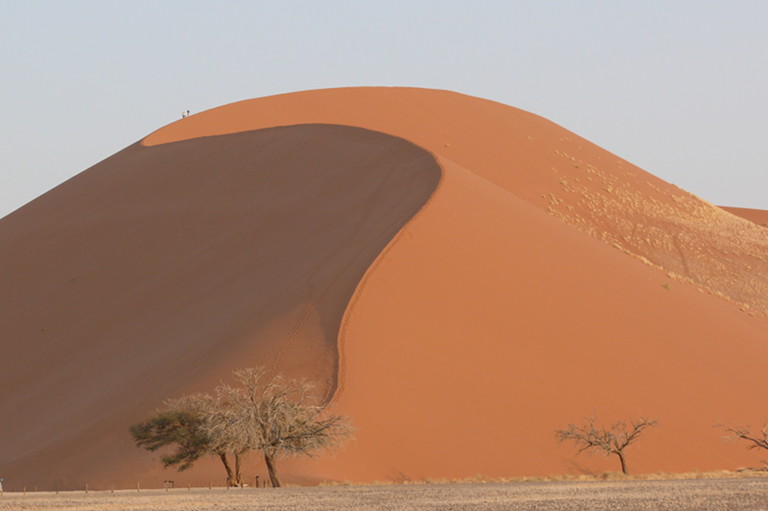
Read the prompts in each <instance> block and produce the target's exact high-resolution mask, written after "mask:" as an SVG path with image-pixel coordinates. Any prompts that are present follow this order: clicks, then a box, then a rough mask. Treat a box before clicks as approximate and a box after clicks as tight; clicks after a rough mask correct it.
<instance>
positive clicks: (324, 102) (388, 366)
mask: <svg viewBox="0 0 768 511" xmlns="http://www.w3.org/2000/svg"><path fill="white" fill-rule="evenodd" d="M307 124H309V125H312V126H297V127H294V128H281V129H278V130H266V131H254V130H262V129H264V128H272V127H275V126H296V125H307ZM318 124H333V125H345V126H348V127H347V128H344V127H341V126H317V125H318ZM349 127H356V128H364V129H365V130H372V131H364V130H355V129H352V128H349ZM328 130H330V132H328ZM377 132H378V133H377ZM385 135H392V136H394V137H398V138H392V137H387V136H385ZM233 137H234V138H233ZM265 137H266V138H265ZM403 139H404V140H403ZM409 142H410V143H409ZM274 146H278V148H279V149H274ZM419 148H421V149H423V150H426V151H427V152H428V153H431V156H432V157H430V156H429V154H427V153H425V152H424V151H421V150H419ZM433 158H434V159H433ZM355 159H356V160H355ZM246 160H247V161H248V162H250V163H248V164H247V165H246V164H243V163H242V162H243V161H246ZM350 160H354V161H351V162H350ZM438 165H439V167H438ZM403 166H405V167H407V170H408V172H406V174H405V175H400V177H396V178H395V182H394V183H392V182H390V181H391V180H390V179H389V178H387V177H386V176H387V175H389V174H388V173H397V172H399V171H400V169H401V168H402V167H403ZM273 167H274V168H273ZM278 167H279V168H278ZM338 167H345V169H344V170H343V171H339V174H338V176H337V177H336V178H335V180H334V179H331V180H329V181H325V180H324V179H325V178H323V180H321V181H322V184H319V185H318V184H316V183H315V182H314V181H313V179H316V178H315V177H313V176H317V175H318V173H319V174H321V175H323V176H325V175H326V174H327V173H329V172H330V173H333V172H334V171H335V170H336V169H337V168H338ZM252 168H255V169H258V170H257V171H255V172H252V173H251V172H249V171H250V170H251V169H252ZM268 169H273V171H272V172H271V173H270V172H269V170H268ZM275 169H277V170H275ZM262 172H266V173H267V174H268V175H269V176H270V177H269V178H268V179H266V180H265V179H264V178H263V177H262ZM371 173H375V174H377V175H380V176H385V177H378V178H372V177H370V176H369V175H370V174H371ZM251 174H253V176H252V175H251ZM358 174H362V175H363V176H364V177H360V176H359V175H358ZM438 177H439V179H440V182H439V184H437V181H436V180H437V178H438ZM247 179H252V181H245V180H247ZM355 179H356V180H355ZM372 180H373V181H372ZM436 184H437V188H436V190H434V192H433V189H434V187H435V185H436ZM214 185H215V187H214ZM274 185H281V186H282V187H283V188H280V190H283V191H282V192H279V193H277V195H275V193H274V191H273V189H272V186H274ZM262 187H263V188H262ZM294 187H296V188H297V189H301V191H300V192H297V196H296V197H293V194H292V193H291V190H293V188H294ZM317 187H322V190H324V191H326V192H327V194H326V195H320V196H315V195H314V190H315V189H316V188H317ZM387 187H388V188H387ZM385 189H386V190H385ZM179 190H183V191H184V193H181V192H180V191H179ZM254 190H259V191H260V192H261V193H260V194H259V195H252V194H253V193H254ZM379 191H381V193H379ZM406 192H407V194H406ZM430 194H431V195H430ZM235 196H236V197H237V200H234V197H235ZM401 197H402V200H401ZM284 198H285V199H290V200H291V201H292V202H289V203H287V204H284V203H283V199H284ZM427 198H428V200H427ZM425 200H427V202H426V205H424V206H423V208H422V205H423V204H424V201H425ZM312 205H314V207H315V209H312V210H310V209H309V208H310V206H312ZM419 208H421V209H420V211H418V213H416V211H417V210H419ZM326 209H327V210H331V211H327V210H326ZM225 210H226V213H227V214H226V215H225V214H224V212H225ZM369 210H375V211H377V212H378V213H376V214H375V215H369ZM733 212H734V213H737V214H739V215H740V216H745V217H747V218H750V219H753V218H755V217H760V215H759V214H757V213H755V215H754V216H750V215H746V214H744V215H742V214H741V213H740V212H739V211H735V210H734V211H733ZM414 213H416V214H415V216H413V215H414ZM740 216H735V215H733V214H730V213H728V212H726V211H724V210H723V209H720V208H717V207H715V206H712V205H710V204H708V203H706V202H704V201H701V200H699V199H697V198H695V197H693V196H691V195H690V194H687V193H686V192H684V191H682V190H679V189H678V188H676V187H674V186H672V185H670V184H668V183H666V182H664V181H662V180H659V179H658V178H655V177H654V176H652V175H650V174H648V173H646V172H644V171H642V170H641V169H638V168H637V167H635V166H633V165H631V164H629V163H628V162H626V161H623V160H621V159H620V158H618V157H616V156H614V155H612V154H611V153H609V152H606V151H604V150H602V149H600V148H599V147H597V146H595V145H593V144H591V143H590V142H588V141H586V140H584V139H582V138H580V137H578V136H576V135H574V134H573V133H570V132H568V131H567V130H565V129H563V128H562V127H560V126H557V125H555V124H553V123H551V122H549V121H547V120H545V119H542V118H540V117H537V116H535V115H532V114H529V113H526V112H523V111H520V110H517V109H514V108H511V107H507V106H504V105H501V104H498V103H494V102H490V101H485V100H481V99H477V98H471V97H467V96H462V95H459V94H455V93H450V92H444V91H433V90H421V89H399V88H393V89H390V88H357V89H336V90H324V91H312V92H305V93H296V94H288V95H282V96H275V97H269V98H261V99H256V100H250V101H245V102H240V103H235V104H232V105H227V106H224V107H220V108H217V109H213V110H210V111H207V112H203V113H201V114H197V115H193V116H191V117H188V118H185V119H183V120H181V121H178V122H176V123H173V124H171V125H169V126H167V127H165V128H163V129H161V130H159V131H157V132H155V133H153V134H152V135H150V136H148V137H147V138H146V139H144V140H143V141H142V142H141V144H138V145H134V146H131V147H129V148H128V149H126V150H125V151H123V152H121V153H118V154H117V155H115V156H113V157H112V158H110V159H108V160H105V161H104V162H102V163H101V164H99V165H97V166H95V167H93V168H92V169H89V170H88V171H86V172H85V173H83V174H81V175H80V176H78V177H76V178H74V179H73V180H71V181H69V182H67V183H65V184H64V185H62V186H61V187H59V188H57V189H55V190H53V191H52V192H49V193H48V194H46V195H44V196H43V197H41V198H40V199H38V200H37V201H34V202H32V203H30V204H29V205H28V206H25V207H24V208H22V209H21V210H19V211H17V212H15V213H14V214H12V215H10V216H8V217H6V218H5V219H3V220H2V221H1V222H0V240H2V246H3V247H4V251H3V253H2V254H0V265H1V266H0V268H2V272H3V273H2V279H3V286H2V296H0V303H2V305H3V307H2V311H3V312H0V318H2V322H1V323H0V324H2V325H3V327H4V335H5V333H6V332H9V333H8V336H7V337H6V339H8V340H4V341H3V348H2V349H3V351H4V352H5V353H10V354H11V355H12V358H13V361H11V359H10V358H6V357H3V359H2V362H0V364H2V368H1V369H2V372H0V375H2V378H3V381H2V383H3V384H4V385H3V389H10V388H12V387H13V388H15V389H16V390H14V392H9V391H8V390H4V391H2V394H0V407H2V409H4V410H8V409H14V410H20V412H19V413H17V414H15V417H16V419H15V420H14V421H13V422H11V423H10V426H9V425H8V424H9V423H7V422H6V421H4V429H3V432H2V438H3V439H7V438H12V439H13V440H12V441H10V442H9V441H7V440H5V441H0V472H2V473H3V474H6V477H7V480H8V479H10V474H11V473H14V475H15V477H16V481H21V480H23V481H25V482H27V483H29V484H31V482H32V481H36V482H37V481H39V484H40V485H44V484H51V482H52V481H62V482H65V484H68V485H72V486H76V485H78V484H82V483H83V482H85V481H91V483H92V484H103V485H108V484H123V485H125V484H128V483H129V482H130V481H133V480H136V479H137V478H143V480H145V481H155V480H157V481H159V480H161V479H163V478H168V477H171V478H175V479H176V480H182V479H183V477H180V476H179V475H170V474H171V473H170V472H163V471H160V470H159V469H157V468H156V465H154V464H153V463H156V461H153V456H151V455H149V454H146V453H142V452H140V451H138V449H135V448H133V447H132V446H131V445H130V439H129V438H128V437H127V433H126V428H127V424H130V422H131V421H135V420H138V419H140V418H141V417H142V416H143V414H146V413H148V412H149V411H150V410H151V409H152V408H154V407H155V406H157V405H158V404H159V402H160V401H161V399H162V398H163V397H165V396H168V395H174V394H178V393H181V392H188V391H192V390H199V389H200V388H205V386H210V384H211V383H212V382H214V381H216V379H218V378H221V377H223V376H225V375H226V373H227V371H228V370H229V369H230V368H232V367H240V366H243V365H255V364H268V365H270V366H272V367H274V368H278V369H282V370H286V371H288V372H290V373H291V374H306V375H309V376H312V377H314V378H319V379H321V380H322V381H323V382H324V383H325V389H326V390H327V391H328V392H329V393H330V392H332V391H333V390H334V389H335V390H336V392H335V394H334V396H333V400H332V404H333V406H334V408H335V410H337V411H341V412H343V413H347V414H348V415H350V417H351V418H352V420H353V421H354V423H355V426H356V428H357V433H356V437H355V439H354V440H353V441H351V442H350V443H349V444H348V445H347V446H346V447H345V448H344V449H343V450H341V451H339V452H338V453H337V454H336V455H335V456H332V457H323V458H319V459H316V460H308V461H307V460H297V461H295V462H291V463H290V469H291V471H292V472H293V475H294V477H295V478H297V479H303V480H307V479H340V480H344V479H348V480H357V481H370V480H376V479H388V480H397V479H407V478H423V477H466V476H471V475H474V474H478V473H479V474H484V475H487V476H513V475H538V474H548V473H562V472H575V471H579V470H604V469H608V468H612V469H615V468H616V467H615V461H614V460H604V459H602V458H597V457H596V458H586V457H583V456H579V457H577V456H575V451H574V450H573V449H572V447H571V446H567V445H558V444H557V442H556V440H555V438H554V434H553V433H554V430H555V429H557V428H559V427H563V426H564V425H565V424H567V423H568V422H572V421H576V420H579V419H580V418H581V417H583V416H585V415H591V414H593V413H594V414H596V415H597V416H598V418H599V419H601V420H604V421H610V420H617V419H622V418H627V417H629V416H639V415H647V416H651V417H655V418H658V419H659V422H660V426H659V427H658V428H655V429H653V430H650V431H649V432H648V433H647V434H646V435H645V437H644V438H642V439H641V441H640V442H638V444H637V445H635V446H633V447H632V448H631V451H630V453H629V463H630V468H631V469H633V470H634V471H638V472H643V471H659V470H665V471H673V470H674V471H678V470H707V469H719V468H736V467H738V466H744V465H754V464H756V463H757V460H758V459H759V455H757V454H755V453H753V452H752V453H750V452H747V451H745V450H744V449H743V447H742V446H740V445H738V444H732V443H729V442H726V441H724V440H723V439H722V438H721V435H722V432H721V431H720V430H718V429H717V428H715V427H714V425H715V424H717V423H723V422H729V423H751V424H754V425H756V424H758V423H760V422H762V421H766V420H768V415H766V413H768V412H766V411H765V409H764V402H763V396H762V394H763V392H762V389H763V388H765V387H766V384H768V376H766V372H765V370H764V365H765V363H764V361H765V360H766V355H768V338H767V336H766V333H765V332H766V327H768V319H766V313H767V312H768V298H767V297H768V293H766V291H768V256H766V254H768V252H766V248H768V230H766V229H765V228H764V227H761V226H760V225H758V224H759V223H760V222H756V221H749V220H745V219H744V218H741V217H740ZM763 218H764V217H763ZM313 219H314V220H316V221H317V223H319V224H320V225H322V227H323V229H325V230H324V231H323V233H322V235H321V236H319V237H318V238H319V239H317V240H316V242H315V244H309V245H304V237H305V236H307V235H308V234H310V233H314V232H316V231H317V229H318V227H317V224H310V223H309V222H311V221H312V220H313ZM409 219H410V220H409ZM353 220H354V221H353ZM357 220H361V221H362V222H364V223H363V224H359V223H358V222H357ZM350 222H351V224H352V225H351V226H347V229H352V232H354V235H352V236H350V234H349V231H344V229H343V228H342V227H343V226H344V225H345V224H346V223H350ZM365 222H367V223H365ZM361 225H362V226H361ZM337 228H338V229H339V230H338V231H337ZM86 231H87V232H86ZM395 233H396V234H395ZM364 235H367V236H369V238H371V239H370V240H369V239H368V238H366V239H362V238H359V236H364ZM326 236H328V237H326ZM392 236H394V238H392ZM283 237H286V238H289V240H288V241H286V242H285V243H283V239H282V238H283ZM104 240H107V241H106V242H105V241H104ZM5 247H9V248H7V249H6V248H5ZM259 250H260V251H261V252H259ZM318 250H320V251H321V253H320V254H318V253H317V251H318ZM323 250H324V252H323ZM358 250H360V251H361V252H362V253H363V255H361V256H360V257H356V254H358ZM147 252H150V253H152V254H153V256H152V258H148V259H145V257H144V255H145V253H147ZM339 253H342V254H344V253H348V254H349V256H348V257H347V258H346V259H345V257H341V258H338V257H337V255H338V254H339ZM315 256H316V259H313V257H315ZM222 257H226V260H225V261H221V260H220V258H222ZM254 257H255V258H257V259H258V258H259V257H261V258H262V260H261V262H260V263H259V264H255V263H253V262H252V259H253V258H254ZM275 257H277V258H279V261H274V260H273V259H274V258H275ZM284 258H285V259H288V260H287V261H283V259H284ZM350 258H351V259H352V260H354V262H355V264H348V262H349V259H350ZM52 261H55V263H52ZM313 261H314V262H313ZM233 265H234V267H233ZM51 268H52V269H51ZM317 268H322V271H320V272H319V273H320V274H321V275H320V277H319V282H321V284H319V285H318V284H316V283H317V282H318V281H317V279H316V278H315V275H316V273H317ZM75 270H77V271H75ZM265 272H266V275H267V276H265ZM81 275H82V277H81ZM86 276H87V277H86ZM336 277H338V280H341V281H343V282H344V283H343V284H339V285H335V282H336ZM80 283H82V284H80ZM79 284H80V285H82V286H83V287H86V288H87V289H84V290H82V291H77V292H75V291H73V290H72V289H71V288H72V287H75V286H78V285H79ZM326 286H330V287H329V288H332V291H331V292H328V293H325V292H323V289H325V288H326ZM317 289H320V291H317ZM81 292H82V293H83V294H79V293H81ZM83 297H87V300H86V299H85V298H83ZM275 301H277V302H279V303H275ZM54 332H55V333H56V337H53V335H52V334H53V333H54ZM52 337H53V338H52ZM337 355H338V356H337ZM19 389H21V390H19ZM116 403H119V406H117V405H116ZM254 457H255V456H254ZM218 470H219V469H218V467H216V466H215V465H212V464H209V465H204V466H201V467H200V468H196V469H194V470H193V471H192V472H190V473H189V475H188V477H189V478H190V480H194V481H200V480H206V478H207V477H209V476H210V474H216V473H217V472H216V471H218ZM249 470H260V469H259V468H258V464H257V463H255V461H254V465H252V466H251V467H250V468H249ZM184 477H187V476H184Z"/></svg>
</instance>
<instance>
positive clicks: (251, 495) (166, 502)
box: [0, 473, 768, 511]
mask: <svg viewBox="0 0 768 511" xmlns="http://www.w3.org/2000/svg"><path fill="white" fill-rule="evenodd" d="M709 474H711V475H712V477H714V473H709ZM697 477H698V476H697ZM766 506H768V478H765V477H760V478H754V477H753V478H744V477H741V478H726V479H722V478H721V479H686V480H677V481H670V480H665V481H648V480H645V481H641V480H631V481H629V480H627V481H612V480H608V481H605V480H603V481H598V480H593V481H592V482H576V481H559V482H553V481H548V482H508V483H485V484H479V483H470V484H404V485H391V484H390V485H379V486H376V485H368V486H349V487H345V486H335V487H329V486H325V487H303V488H301V487H295V488H278V489H263V488H262V489H257V488H243V489H230V490H227V489H223V488H214V489H212V490H209V489H200V488H196V489H191V490H188V489H175V490H170V491H168V492H166V491H163V490H148V491H141V492H137V491H128V490H121V491H116V492H110V491H99V492H90V493H85V492H62V493H59V494H56V493H52V492H45V493H43V492H41V493H27V494H26V495H25V494H23V493H8V492H6V493H5V494H4V495H3V496H1V497H0V510H6V509H7V510H19V509H24V510H70V511H96V510H100V511H101V510H103V511H110V510H115V511H116V510H120V511H159V510H165V511H181V510H184V511H188V510H199V511H214V510H217V511H218V510H228V511H240V510H243V511H244V510H250V509H268V510H297V511H302V510H317V511H326V510H328V511H330V510H334V511H343V510H351V509H376V510H378V509H380V510H385V509H387V510H389V509H402V510H411V509H414V510H415V509H419V510H442V509H446V510H447V509H462V510H464V509H466V510H501V509H512V510H514V509H537V510H538V511H564V510H571V511H573V510H576V511H578V510H592V511H600V510H608V509H611V510H613V509H622V510H626V511H634V510H651V509H653V510H656V509H665V510H669V511H692V510H702V509H706V510H720V509H723V510H725V509H728V510H734V511H758V510H766V509H768V507H766Z"/></svg>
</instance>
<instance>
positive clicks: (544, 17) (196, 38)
mask: <svg viewBox="0 0 768 511" xmlns="http://www.w3.org/2000/svg"><path fill="white" fill-rule="evenodd" d="M0 8H1V10H0V12H1V13H2V15H1V16H0V97H1V98H2V99H1V100H0V119H1V122H0V140H2V142H0V143H1V144H2V145H1V146H0V149H1V150H0V216H4V215H6V214H8V213H10V212H11V211H12V210H14V209H16V208H18V207H20V206H22V205H23V204H25V203H26V202H28V201H30V200H32V199H33V198H35V197H37V196H39V195H40V194H42V193H44V192H45V191H46V190H48V189H50V188H52V187H54V186H56V185H57V184H59V183H61V182H62V181H64V180H66V179H68V178H69V177H71V176H73V175H74V174H76V173H78V172H80V171H82V170H85V169H86V168H87V167H89V166H91V165H93V164H95V163H97V162H99V161H100V160H102V159H104V158H106V157H107V156H109V155H111V154H113V153H115V152H117V151H118V150H120V149H122V148H123V147H125V146H127V145H129V144H131V143H133V142H134V141H136V140H138V139H140V138H142V137H143V136H145V135H147V134H148V133H150V132H151V131H154V130H155V129H157V128H159V127H161V126H163V125H165V124H168V123H169V122H172V121H174V120H176V119H177V118H179V117H180V114H181V112H182V110H187V109H189V110H191V111H192V112H193V113H194V112H199V111H201V110H205V109H208V108H212V107H215V106H219V105H223V104H226V103H230V102H232V101H237V100H241V99H248V98H253V97H259V96H265V95H272V94H278V93H283V92H291V91H297V90H306V89H316V88H325V87H338V86H350V85H403V86H418V87H430V88H439V89H450V90H454V91H458V92H463V93H466V94H471V95H474V96H480V97H484V98H488V99H493V100H496V101H500V102H502V103H506V104H509V105H513V106H516V107H519V108H523V109H525V110H529V111H531V112H534V113H536V114H539V115H542V116H544V117H546V118H548V119H550V120H552V121H554V122H557V123H558V124H561V125H562V126H564V127H566V128H568V129H570V130H572V131H574V132H576V133H578V134H579V135H582V136H584V137H586V138H587V139H589V140H591V141H592V142H595V143H597V144H598V145H601V146H603V147H605V148H606V149H608V150H610V151H613V152H614V153H616V154H618V155H619V156H621V157H623V158H626V159H627V160H629V161H631V162H633V163H635V164H637V165H639V166H640V167H642V168H644V169H645V170H647V171H649V172H651V173H653V174H656V175H657V176H659V177H661V178H662V179H665V180H667V181H670V182H672V183H674V184H676V185H678V186H680V187H682V188H685V189H687V190H689V191H691V192H693V193H695V194H696V195H699V196H700V197H702V198H704V199H707V200H709V201H710V202H714V203H717V204H723V205H734V206H742V207H755V208H761V209H768V193H766V192H768V163H767V162H768V141H767V140H766V135H768V127H767V126H768V125H767V124H766V122H767V121H768V29H766V22H767V21H768V1H767V0H753V1H746V0H728V1H725V0H717V1H707V0H690V1H687V0H679V1H677V0H664V1H655V0H637V1H635V0H625V1H622V0H605V1H597V0H572V1H565V0H531V1H514V0H506V1H503V0H499V1H485V2H484V1H482V0H474V1H471V2H469V1H467V2H458V1H446V0H441V1H421V2H420V1H418V0H409V1H399V0H388V1H386V2H378V1H367V0H354V1H352V0H351V1H332V0H323V1H290V0H281V1H278V0H275V1H222V0H217V1H213V0H211V1H206V2H202V1H188V0H187V1H170V0H163V1H158V0H152V1H135V0H134V1H125V0H120V1H109V0H98V1H72V0H70V1H59V0H57V1H39V0H24V1H22V0H0Z"/></svg>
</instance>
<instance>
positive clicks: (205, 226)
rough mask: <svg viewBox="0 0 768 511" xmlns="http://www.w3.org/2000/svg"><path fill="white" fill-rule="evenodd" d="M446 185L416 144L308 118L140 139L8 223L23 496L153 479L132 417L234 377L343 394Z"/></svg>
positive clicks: (7, 400)
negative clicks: (300, 122) (131, 429)
mask: <svg viewBox="0 0 768 511" xmlns="http://www.w3.org/2000/svg"><path fill="white" fill-rule="evenodd" d="M439 178H440V172H439V168H438V166H437V164H436V163H435V161H434V159H433V158H432V157H431V156H430V155H429V154H427V153H426V152H425V151H423V150H421V149H418V148H416V147H415V146H413V145H412V144H410V143H408V142H406V141H404V140H401V139H397V138H393V137H390V136H386V135H382V134H380V133H374V132H370V131H366V130H362V129H359V128H350V127H343V126H317V125H315V126H311V125H310V126H295V127H288V128H274V129H267V130H261V131H253V132H247V133H239V134H233V135H225V136H217V137H209V138H204V139H197V140H190V141H183V142H178V143H173V144H165V145H162V146H156V147H145V146H142V145H141V144H134V145H132V146H130V147H128V148H127V149H125V150H123V151H121V152H119V153H117V154H116V155H114V156H113V157H111V158H109V159H107V160H105V161H103V162H101V163H99V164H98V165H96V166H94V167H92V168H91V169H89V170H87V171H86V172H84V173H82V174H80V175H78V176H77V177H75V178H73V179H72V180H70V181H68V182H67V183H65V184H63V185H61V186H60V187H58V188H56V189H54V190H53V191H51V192H49V193H47V194H45V195H44V196H42V197H41V198H39V199H38V200H36V201H34V202H32V203H30V204H29V205H27V206H25V207H24V208H22V209H20V210H18V211H16V212H15V213H14V214H12V215H10V216H8V217H6V218H4V219H3V220H2V221H1V222H0V247H2V248H1V251H0V270H1V274H0V275H1V278H2V285H1V286H0V325H2V334H1V335H2V347H1V348H0V410H2V414H3V416H2V417H3V418H2V425H1V426H0V475H2V476H4V477H5V478H6V485H8V484H10V485H14V484H15V485H16V486H17V487H20V486H21V482H22V481H23V484H26V485H28V486H29V487H30V488H31V487H33V486H40V487H46V486H47V487H51V485H52V484H54V483H58V484H59V485H60V486H61V487H62V488H65V487H72V488H78V487H81V486H82V484H84V483H90V484H91V485H92V486H93V485H96V484H117V483H122V484H135V481H136V478H137V477H138V476H137V474H139V475H140V474H142V471H144V470H145V469H146V467H148V466H150V465H152V464H155V463H156V461H153V457H151V456H150V455H148V454H147V453H144V452H142V451H140V450H139V449H137V448H136V447H134V446H133V445H132V443H131V441H130V438H129V435H128V430H127V427H128V425H129V424H131V423H133V422H137V421H138V420H140V419H143V417H144V416H145V415H146V414H147V413H148V412H150V411H151V410H152V409H154V408H156V407H157V406H159V405H160V403H161V402H162V400H163V399H165V398H167V397H172V396H175V395H177V394H179V393H181V392H189V391H192V390H194V391H198V390H203V389H206V390H207V388H208V387H209V386H212V385H213V384H215V383H216V382H217V381H218V380H219V379H220V378H224V377H227V376H228V375H229V371H230V369H231V368H233V367H243V366H253V365H259V364H267V365H268V366H270V368H272V369H273V370H275V371H282V372H285V373H288V374H291V375H294V376H305V377H308V378H310V379H312V380H315V381H318V382H320V383H321V390H322V391H323V392H325V393H326V394H327V395H330V393H332V392H333V390H334V389H335V385H336V373H337V363H336V361H337V353H336V340H337V333H338V329H339V324H340V322H341V317H342V314H343V312H344V310H345V308H346V305H347V302H348V301H349V298H350V296H351V295H352V292H353V291H354V289H355V287H356V285H357V283H358V281H359V280H360V278H361V276H362V275H363V273H364V271H365V269H366V268H367V267H368V266H369V265H370V264H371V262H372V261H373V259H374V258H375V257H376V256H377V255H378V253H379V252H380V251H381V250H382V249H383V248H384V246H385V245H386V243H387V242H388V241H389V240H390V239H391V237H392V236H393V235H394V234H395V233H396V232H397V231H398V230H399V229H400V227H402V225H403V224H404V223H405V222H406V221H407V220H408V219H409V218H410V217H411V216H412V215H413V214H414V212H415V211H417V210H418V209H419V208H420V207H421V206H422V205H423V204H424V202H425V201H426V200H427V198H428V197H429V196H430V194H431V193H432V191H433V190H434V188H435V186H436V184H437V182H438V180H439ZM154 458H155V459H156V458H157V457H156V456H154ZM127 475H128V476H127ZM126 477H127V478H126ZM165 477H166V478H167V477H169V476H168V475H166V476H165ZM160 480H162V479H160ZM147 483H148V484H150V483H151V482H150V481H147Z"/></svg>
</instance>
